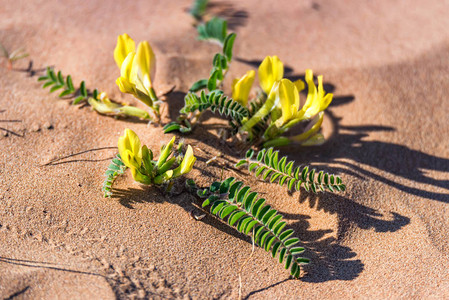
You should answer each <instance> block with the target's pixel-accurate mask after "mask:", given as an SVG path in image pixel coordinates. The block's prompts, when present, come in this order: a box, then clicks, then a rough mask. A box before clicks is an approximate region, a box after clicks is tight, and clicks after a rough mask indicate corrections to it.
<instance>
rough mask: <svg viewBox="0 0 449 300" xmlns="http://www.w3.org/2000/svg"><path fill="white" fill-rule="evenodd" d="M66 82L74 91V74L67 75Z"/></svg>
mask: <svg viewBox="0 0 449 300" xmlns="http://www.w3.org/2000/svg"><path fill="white" fill-rule="evenodd" d="M66 82H67V87H68V88H69V90H70V91H72V92H74V91H75V88H74V87H73V82H72V76H70V75H69V76H67V79H66Z"/></svg>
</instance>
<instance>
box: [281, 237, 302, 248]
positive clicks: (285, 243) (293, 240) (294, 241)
mask: <svg viewBox="0 0 449 300" xmlns="http://www.w3.org/2000/svg"><path fill="white" fill-rule="evenodd" d="M298 242H299V239H298V238H291V239H288V240H286V241H285V242H284V245H285V246H286V247H289V246H291V245H294V244H296V243H298Z"/></svg>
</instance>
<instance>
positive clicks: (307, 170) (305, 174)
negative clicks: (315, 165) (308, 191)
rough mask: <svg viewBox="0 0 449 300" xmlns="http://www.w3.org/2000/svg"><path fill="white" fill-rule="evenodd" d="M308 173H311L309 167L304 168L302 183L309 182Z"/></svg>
mask: <svg viewBox="0 0 449 300" xmlns="http://www.w3.org/2000/svg"><path fill="white" fill-rule="evenodd" d="M308 172H309V167H304V169H302V173H301V178H302V181H306V180H307V173H308Z"/></svg>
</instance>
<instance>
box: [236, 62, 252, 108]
mask: <svg viewBox="0 0 449 300" xmlns="http://www.w3.org/2000/svg"><path fill="white" fill-rule="evenodd" d="M255 77H256V72H255V71H254V70H251V71H248V72H246V74H245V75H243V76H242V77H241V78H240V79H235V80H234V82H233V83H232V99H234V100H235V101H237V102H239V103H240V104H241V105H243V106H246V104H247V103H248V96H249V93H250V91H251V87H252V85H253V82H254V78H255Z"/></svg>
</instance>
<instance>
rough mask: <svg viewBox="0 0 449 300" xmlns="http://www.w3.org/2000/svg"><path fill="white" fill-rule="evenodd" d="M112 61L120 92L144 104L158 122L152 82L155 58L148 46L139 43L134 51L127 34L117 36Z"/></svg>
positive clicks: (145, 42)
mask: <svg viewBox="0 0 449 300" xmlns="http://www.w3.org/2000/svg"><path fill="white" fill-rule="evenodd" d="M114 59H115V62H116V63H117V66H118V67H119V68H120V77H119V78H117V80H116V83H117V85H118V87H119V88H120V91H122V92H123V93H127V94H131V95H133V96H134V97H136V98H137V99H139V100H140V101H142V102H143V103H145V104H146V105H147V106H148V107H149V108H150V109H151V111H152V113H153V114H154V116H155V119H156V120H157V121H158V122H160V100H159V99H158V97H157V95H156V92H155V90H154V88H153V82H152V81H153V80H154V76H155V72H156V56H155V55H154V52H153V49H152V48H151V46H150V44H149V43H148V42H147V41H143V42H140V43H139V45H138V46H137V50H136V44H135V42H134V40H133V39H132V38H130V36H129V35H128V34H126V33H124V34H122V35H119V36H118V38H117V45H116V47H115V50H114Z"/></svg>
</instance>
